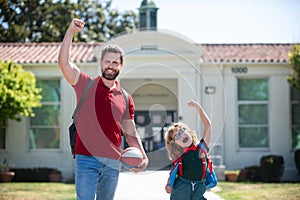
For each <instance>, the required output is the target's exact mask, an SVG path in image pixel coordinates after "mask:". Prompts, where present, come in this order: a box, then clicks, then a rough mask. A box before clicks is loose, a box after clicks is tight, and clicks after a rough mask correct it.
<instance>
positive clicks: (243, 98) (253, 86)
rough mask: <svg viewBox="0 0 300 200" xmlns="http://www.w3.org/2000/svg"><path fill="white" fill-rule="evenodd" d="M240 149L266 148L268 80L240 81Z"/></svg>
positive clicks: (267, 140)
mask: <svg viewBox="0 0 300 200" xmlns="http://www.w3.org/2000/svg"><path fill="white" fill-rule="evenodd" d="M238 132H239V147H240V148H266V147H268V145H269V138H268V80H267V79H238Z"/></svg>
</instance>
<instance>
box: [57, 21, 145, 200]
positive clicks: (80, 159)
mask: <svg viewBox="0 0 300 200" xmlns="http://www.w3.org/2000/svg"><path fill="white" fill-rule="evenodd" d="M83 28H84V22H83V21H81V20H79V19H73V20H72V22H71V24H70V26H69V28H68V29H67V31H66V34H65V36H64V39H63V41H62V44H61V48H60V51H59V56H58V65H59V67H60V68H61V70H62V73H63V75H64V77H65V78H66V80H67V81H68V82H69V83H70V84H71V85H72V86H73V88H74V90H75V93H76V98H77V102H78V101H79V99H80V97H81V96H82V94H83V91H84V89H85V88H86V87H87V85H88V83H89V81H90V76H89V75H87V74H85V73H84V72H81V71H80V70H79V68H78V67H77V66H76V65H75V64H74V63H72V62H70V61H69V57H70V56H69V49H70V47H71V44H72V39H73V36H74V34H75V33H77V32H80V31H82V29H83ZM123 65H124V63H123V52H122V51H121V50H120V49H119V48H118V47H117V46H108V47H105V48H104V49H103V50H102V54H101V58H100V66H101V72H102V74H101V75H100V76H98V77H96V78H94V79H93V80H94V81H93V84H92V86H91V88H90V89H89V91H88V93H87V96H86V98H85V100H84V102H83V104H82V106H81V109H80V111H79V113H78V114H77V116H76V129H77V134H76V149H75V155H76V156H75V164H76V169H75V184H76V194H77V199H83V200H92V199H95V197H96V199H101V200H112V199H113V198H114V194H115V190H116V187H117V183H118V177H119V171H120V161H119V158H120V154H121V148H120V146H121V142H122V130H123V132H124V134H125V136H126V140H127V142H128V144H129V146H133V147H137V148H139V149H140V150H141V152H142V153H143V161H142V163H140V165H139V166H138V168H133V169H131V171H133V172H136V173H137V172H142V171H143V170H144V169H145V168H146V167H147V165H148V162H149V160H148V158H147V155H146V153H145V151H144V149H143V147H142V143H141V140H140V137H139V136H138V134H137V132H136V128H135V123H134V103H133V100H132V98H131V96H130V95H128V101H129V102H128V104H129V106H128V107H127V106H126V100H125V98H124V94H123V93H122V90H121V88H120V86H119V82H118V81H116V78H117V76H118V74H119V72H120V70H121V68H122V67H123ZM121 129H122V130H121Z"/></svg>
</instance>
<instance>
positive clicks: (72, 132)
mask: <svg viewBox="0 0 300 200" xmlns="http://www.w3.org/2000/svg"><path fill="white" fill-rule="evenodd" d="M93 82H94V80H93V79H92V78H90V81H89V83H88V85H87V86H86V88H85V90H84V92H83V95H82V96H81V98H80V101H79V103H78V104H77V106H76V108H75V110H74V112H73V115H72V119H73V122H72V124H71V125H70V126H69V137H70V146H71V153H72V155H73V158H75V147H76V119H75V115H76V113H77V112H78V111H79V110H80V108H81V106H82V103H83V101H84V99H85V97H86V95H87V93H88V91H89V89H90V88H91V86H92V85H93ZM121 89H122V92H123V95H124V98H125V101H126V111H127V108H128V104H129V102H128V93H127V92H126V90H124V89H123V88H121ZM126 111H125V112H126Z"/></svg>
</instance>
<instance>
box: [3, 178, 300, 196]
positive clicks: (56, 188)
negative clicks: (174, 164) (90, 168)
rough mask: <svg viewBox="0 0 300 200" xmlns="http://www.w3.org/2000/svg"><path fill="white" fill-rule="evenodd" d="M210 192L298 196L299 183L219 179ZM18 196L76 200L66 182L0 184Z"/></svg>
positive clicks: (7, 191)
mask: <svg viewBox="0 0 300 200" xmlns="http://www.w3.org/2000/svg"><path fill="white" fill-rule="evenodd" d="M149 189H150V188H149ZM213 191H214V192H215V193H216V194H218V195H219V196H221V197H222V198H224V199H227V200H257V199H259V200H262V199H270V200H273V199H276V200H280V199H284V200H299V199H300V183H280V184H277V183H272V184H271V183H269V184H268V183H245V182H242V183H233V182H219V183H218V186H217V187H216V188H214V189H213ZM20 199H21V200H41V199H43V200H50V199H51V200H71V199H72V200H75V199H76V196H75V186H74V184H65V183H0V200H20Z"/></svg>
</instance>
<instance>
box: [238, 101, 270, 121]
mask: <svg viewBox="0 0 300 200" xmlns="http://www.w3.org/2000/svg"><path fill="white" fill-rule="evenodd" d="M267 123H268V105H257V104H254V105H251V104H246V105H239V124H267Z"/></svg>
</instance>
